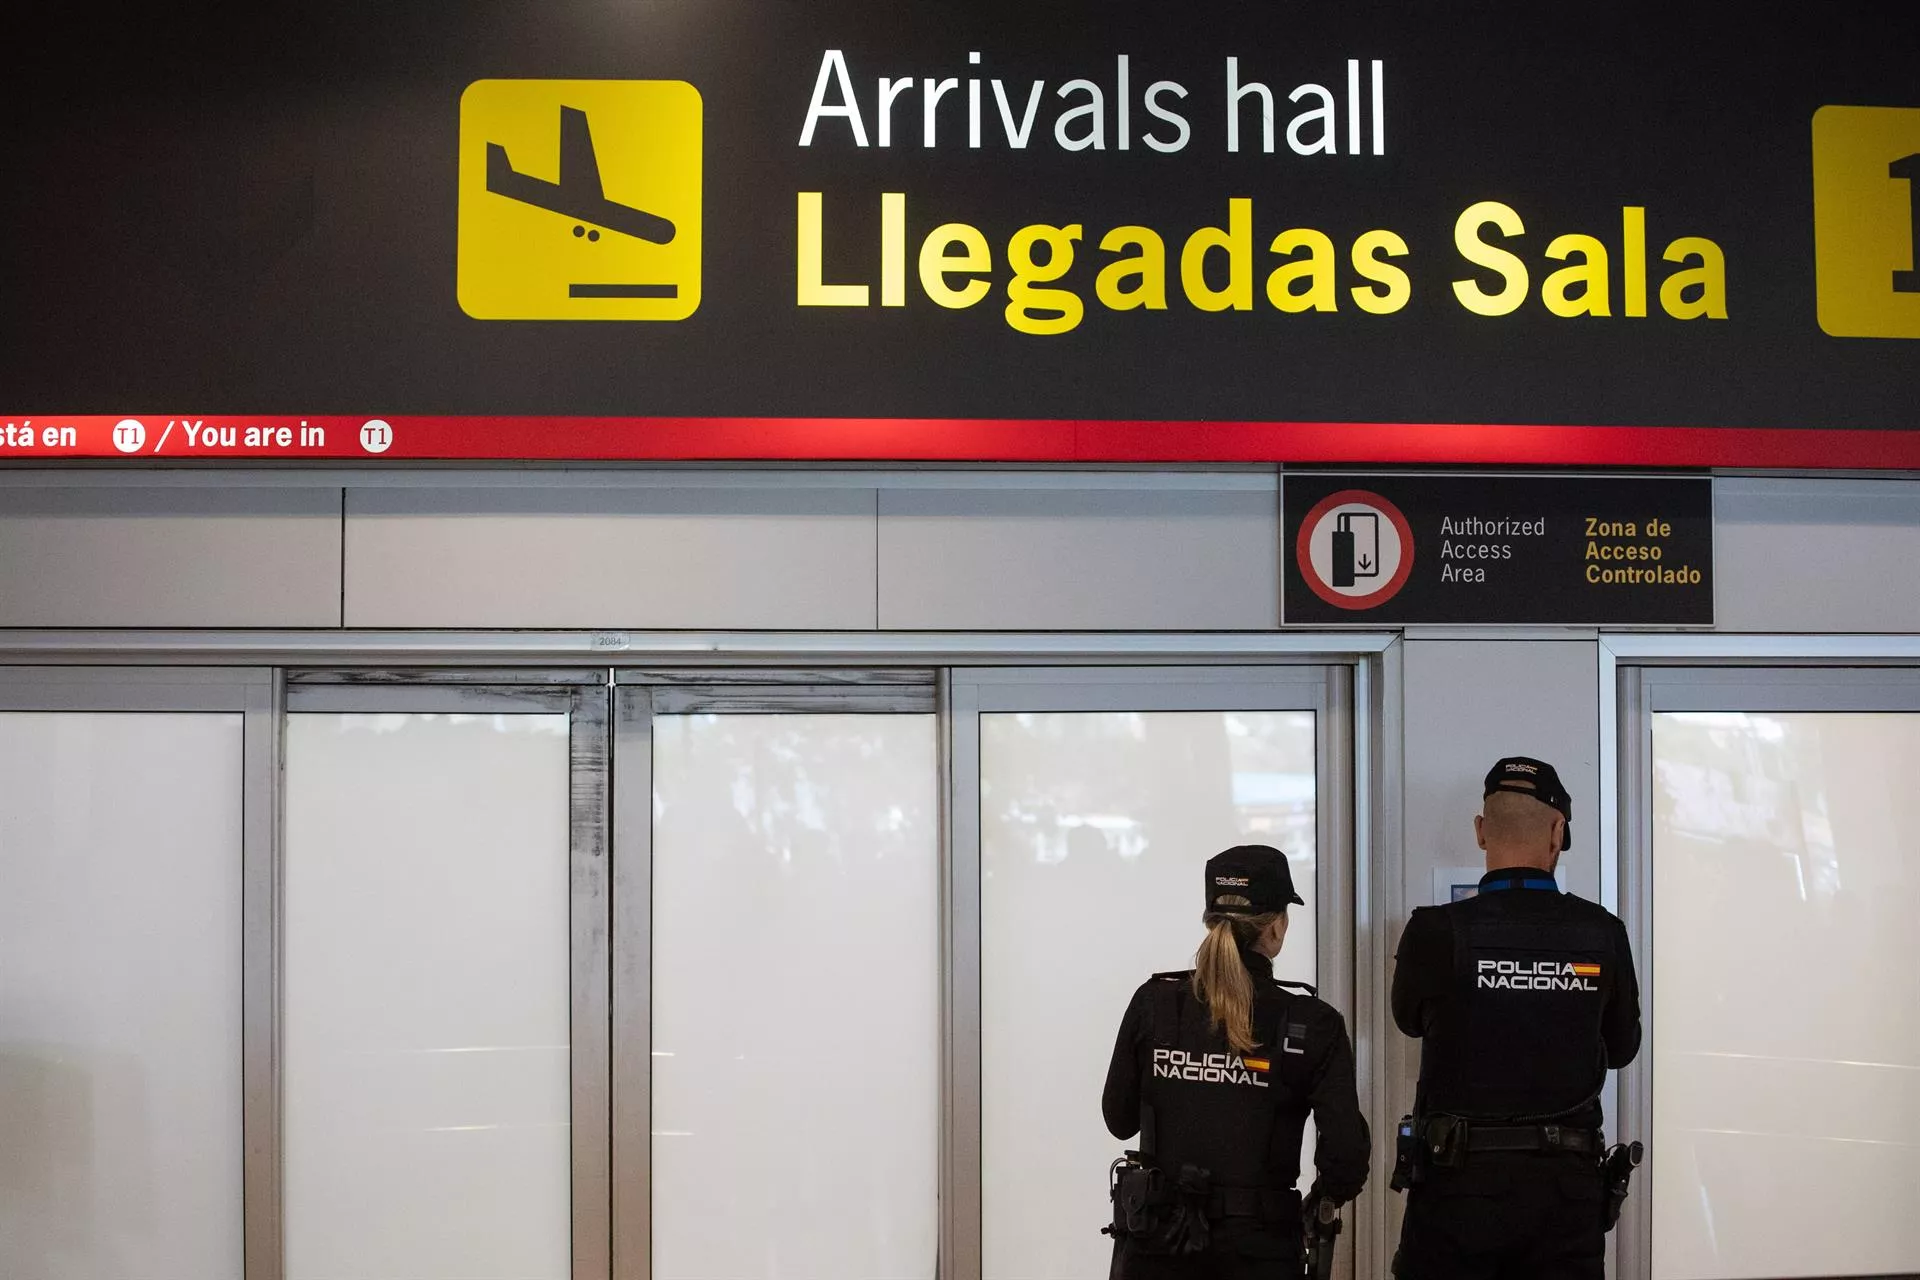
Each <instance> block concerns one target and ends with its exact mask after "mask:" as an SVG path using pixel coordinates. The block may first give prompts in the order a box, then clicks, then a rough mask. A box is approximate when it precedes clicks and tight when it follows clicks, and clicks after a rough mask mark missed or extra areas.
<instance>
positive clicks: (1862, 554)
mask: <svg viewBox="0 0 1920 1280" xmlns="http://www.w3.org/2000/svg"><path fill="white" fill-rule="evenodd" d="M1714 519H1715V538H1716V541H1717V546H1716V549H1715V553H1714V577H1715V588H1714V595H1715V599H1716V605H1717V609H1718V614H1719V629H1720V630H1722V631H1920V587H1916V585H1915V579H1914V566H1915V565H1916V564H1920V481H1914V480H1838V479H1832V480H1829V479H1820V478H1790V477H1781V478H1779V479H1774V478H1748V477H1723V478H1721V479H1718V480H1715V481H1714Z"/></svg>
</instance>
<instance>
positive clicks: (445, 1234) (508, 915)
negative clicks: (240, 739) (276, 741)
mask: <svg viewBox="0 0 1920 1280" xmlns="http://www.w3.org/2000/svg"><path fill="white" fill-rule="evenodd" d="M286 751H287V781H286V814H285V822H286V870H285V901H286V907H285V910H286V934H285V977H284V982H285V988H284V990H285V996H284V999H285V1028H286V1031H285V1035H286V1041H285V1063H286V1083H285V1108H286V1120H285V1123H286V1258H287V1280H566V1277H568V1276H569V1275H570V1274H571V1266H570V1262H569V1255H570V1248H569V1244H570V1225H569V1212H570V1209H569V1206H570V1200H569V1157H568V1151H569V1136H568V1101H569V1088H568V1030H567V1019H568V1009H569V966H568V913H567V907H568V847H567V817H568V813H567V717H566V716H564V715H479V716H470V715H453V716H447V715H440V716H435V715H398V714H396V715H331V714H329V715H321V714H307V713H301V714H295V715H290V716H288V717H287V744H286Z"/></svg>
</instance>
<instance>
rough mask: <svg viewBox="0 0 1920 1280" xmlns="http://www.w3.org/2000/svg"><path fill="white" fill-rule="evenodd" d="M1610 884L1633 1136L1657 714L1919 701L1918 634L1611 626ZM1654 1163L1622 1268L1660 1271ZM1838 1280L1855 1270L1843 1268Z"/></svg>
mask: <svg viewBox="0 0 1920 1280" xmlns="http://www.w3.org/2000/svg"><path fill="white" fill-rule="evenodd" d="M1600 656H1601V662H1600V692H1601V699H1600V706H1601V711H1602V721H1601V742H1602V753H1603V758H1602V760H1601V773H1600V776H1601V788H1602V806H1601V811H1600V812H1601V824H1602V831H1601V893H1602V901H1603V903H1604V904H1605V905H1606V906H1607V907H1609V908H1610V909H1612V910H1613V911H1615V912H1616V913H1618V914H1619V916H1620V918H1621V920H1622V921H1623V922H1624V923H1625V924H1626V927H1627V935H1628V938H1629V940H1630V942H1631V944H1632V947H1633V951H1634V955H1635V959H1636V962H1637V968H1638V972H1639V977H1640V993H1641V1025H1642V1027H1643V1030H1644V1034H1643V1038H1642V1043H1641V1048H1640V1053H1639V1055H1638V1056H1637V1057H1636V1058H1635V1059H1634V1061H1633V1062H1632V1063H1631V1064H1629V1065H1628V1066H1627V1067H1626V1068H1625V1069H1624V1070H1622V1071H1620V1072H1618V1073H1617V1086H1618V1095H1619V1101H1618V1106H1617V1107H1613V1108H1609V1111H1610V1114H1612V1115H1613V1116H1614V1123H1615V1127H1616V1129H1617V1130H1618V1131H1619V1132H1620V1133H1621V1134H1623V1135H1629V1136H1633V1137H1638V1138H1641V1139H1643V1140H1646V1141H1648V1142H1651V1140H1652V1137H1653V1091H1654V1089H1655V1088H1656V1087H1657V1082H1656V1081H1655V1079H1654V1072H1653V1051H1654V1008H1655V1002H1656V1001H1657V999H1658V990H1657V976H1658V975H1657V972H1656V969H1655V964H1656V956H1655V954H1654V937H1653V913H1654V910H1655V906H1656V904H1655V902H1654V900H1653V809H1652V803H1651V801H1652V794H1653V716H1654V715H1655V714H1656V713H1658V712H1663V711H1683V710H1684V711H1782V712H1788V711H1814V712H1847V711H1920V638H1916V637H1910V636H1884V637H1860V636H1698V637H1673V636H1652V635H1645V636H1626V635H1617V636H1607V637H1603V638H1602V642H1601V646H1600ZM1654 1194H1655V1186H1654V1181H1653V1168H1652V1165H1651V1164H1650V1163H1649V1164H1648V1165H1646V1166H1644V1167H1643V1168H1642V1169H1641V1170H1640V1172H1639V1174H1638V1176H1637V1177H1636V1179H1635V1184H1634V1190H1633V1195H1632V1196H1630V1197H1629V1198H1628V1200H1627V1203H1626V1205H1625V1208H1624V1209H1623V1211H1622V1213H1621V1217H1620V1222H1619V1224H1618V1226H1617V1227H1616V1228H1615V1230H1614V1232H1613V1237H1612V1241H1611V1256H1610V1262H1611V1263H1612V1271H1613V1274H1614V1275H1615V1276H1616V1277H1618V1278H1619V1280H1651V1277H1652V1275H1653V1211H1652V1205H1653V1196H1654ZM1832 1280H1847V1278H1845V1277H1833V1278H1832Z"/></svg>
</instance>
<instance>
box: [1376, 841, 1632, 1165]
mask: <svg viewBox="0 0 1920 1280" xmlns="http://www.w3.org/2000/svg"><path fill="white" fill-rule="evenodd" d="M1529 881H1532V882H1535V883H1543V884H1544V885H1546V886H1552V883H1553V882H1552V879H1551V877H1549V876H1548V875H1547V874H1546V873H1545V872H1542V871H1539V870H1536V869H1533V868H1527V867H1521V868H1515V869H1503V870H1499V871H1490V872H1488V873H1487V874H1486V875H1485V876H1484V877H1482V879H1481V881H1480V884H1481V889H1482V891H1481V893H1480V894H1479V896H1477V897H1474V898H1470V899H1467V900H1466V901H1464V902H1455V903H1451V904H1449V905H1447V906H1444V907H1421V908H1419V909H1418V910H1416V911H1415V912H1414V913H1413V916H1412V918H1411V919H1409V920H1408V921H1407V928H1406V932H1404V933H1403V934H1401V936H1400V949H1399V952H1398V954H1397V956H1396V958H1395V965H1394V971H1393V1020H1394V1021H1395V1022H1396V1023H1398V1024H1399V1026H1400V1030H1402V1031H1403V1032H1405V1033H1406V1034H1407V1035H1410V1036H1413V1037H1415V1038H1424V1039H1425V1040H1426V1045H1425V1048H1424V1049H1423V1050H1422V1053H1421V1058H1420V1084H1421V1090H1422V1093H1423V1095H1424V1096H1423V1099H1422V1101H1423V1104H1424V1106H1425V1107H1426V1109H1427V1111H1429V1112H1450V1113H1453V1114H1458V1115H1466V1116H1480V1117H1509V1118H1513V1117H1526V1116H1546V1115H1555V1116H1561V1115H1564V1118H1565V1120H1566V1121H1567V1122H1568V1123H1571V1124H1579V1125H1585V1126H1587V1127H1592V1128H1598V1127H1599V1125H1600V1119H1601V1117H1600V1108H1599V1103H1598V1101H1597V1100H1594V1095H1595V1094H1596V1093H1597V1092H1598V1090H1599V1086H1600V1084H1601V1082H1602V1081H1603V1080H1604V1079H1605V1075H1606V1071H1607V1069H1608V1068H1614V1067H1623V1066H1625V1065H1626V1064H1627V1063H1629V1062H1631V1061H1632V1060H1633V1056H1634V1055H1635V1054H1636V1053H1638V1052H1639V1050H1640V984H1639V981H1638V980H1637V978H1636V977H1635V976H1634V971H1633V956H1632V953H1631V951H1630V950H1629V948H1628V945H1627V932H1626V928H1625V926H1624V925H1622V924H1621V923H1620V921H1619V919H1618V918H1617V917H1615V916H1614V915H1613V913H1612V912H1610V911H1608V910H1607V909H1606V908H1604V907H1602V906H1599V905H1598V904H1596V903H1592V902H1588V901H1586V900H1585V899H1583V898H1577V897H1574V896H1573V895H1572V894H1565V893H1560V892H1558V891H1557V889H1555V888H1551V887H1546V888H1523V887H1504V886H1518V885H1524V884H1526V883H1528V882H1529ZM1488 886H1494V887H1493V888H1491V889H1490V888H1489V887H1488ZM1567 1113H1571V1114H1567Z"/></svg>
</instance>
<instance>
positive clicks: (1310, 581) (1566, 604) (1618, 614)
mask: <svg viewBox="0 0 1920 1280" xmlns="http://www.w3.org/2000/svg"><path fill="white" fill-rule="evenodd" d="M1283 507H1284V513H1285V517H1286V520H1285V525H1284V527H1285V530H1286V539H1287V542H1286V549H1285V550H1286V554H1285V555H1284V557H1283V561H1284V563H1285V565H1286V569H1285V574H1286V586H1285V613H1284V618H1285V621H1286V622H1288V623H1307V624H1312V625H1315V626H1326V625H1329V624H1335V625H1337V624H1340V623H1354V624H1362V625H1368V624H1373V625H1377V624H1383V623H1384V624H1394V625H1400V624H1405V623H1422V622H1429V623H1447V622H1467V623H1507V624H1516V623H1517V624H1526V623H1542V624H1575V625H1594V626H1601V625H1609V624H1616V625H1636V624H1646V625H1662V626H1711V625H1712V624H1713V487H1712V482H1711V481H1710V480H1708V479H1706V478H1705V477H1692V476H1686V477H1649V476H1630V477H1629V476H1622V477H1610V476H1513V475H1441V476H1433V475H1426V476H1420V475H1405V474H1375V475H1360V474H1352V473H1347V474H1339V475H1332V474H1323V473H1297V474H1289V475H1288V476H1287V477H1286V478H1285V480H1284V481H1283Z"/></svg>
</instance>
